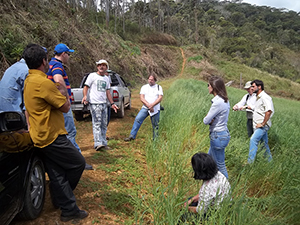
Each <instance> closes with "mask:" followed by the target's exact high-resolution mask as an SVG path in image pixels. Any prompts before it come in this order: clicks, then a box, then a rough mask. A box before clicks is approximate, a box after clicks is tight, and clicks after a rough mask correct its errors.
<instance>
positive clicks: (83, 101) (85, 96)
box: [81, 85, 89, 105]
mask: <svg viewBox="0 0 300 225" xmlns="http://www.w3.org/2000/svg"><path fill="white" fill-rule="evenodd" d="M88 90H89V86H87V85H85V86H84V87H83V90H82V92H83V98H82V100H81V103H82V104H84V105H87V104H88V103H89V102H88V101H87V93H88Z"/></svg>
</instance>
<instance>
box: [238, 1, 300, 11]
mask: <svg viewBox="0 0 300 225" xmlns="http://www.w3.org/2000/svg"><path fill="white" fill-rule="evenodd" d="M242 2H244V3H249V4H251V5H257V6H270V7H274V8H286V9H288V10H293V11H295V12H300V0H243V1H242Z"/></svg>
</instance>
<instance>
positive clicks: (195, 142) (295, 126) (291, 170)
mask: <svg viewBox="0 0 300 225" xmlns="http://www.w3.org/2000/svg"><path fill="white" fill-rule="evenodd" d="M162 86H163V87H164V86H165V85H164V84H162ZM227 90H228V95H229V100H230V104H231V106H233V105H234V104H235V103H236V102H238V101H239V100H240V99H241V97H242V96H243V95H244V94H246V92H245V91H243V90H239V89H234V88H230V87H229V88H227ZM266 91H267V90H266ZM212 97H213V96H212V95H209V94H208V91H207V85H206V83H204V82H202V81H196V80H193V79H178V80H176V81H174V82H173V83H172V85H171V86H170V87H169V88H168V90H166V91H165V92H164V100H163V105H164V107H165V111H163V112H162V113H161V122H160V136H159V138H158V139H157V140H156V141H154V142H152V141H151V139H150V138H149V140H148V143H147V146H146V148H145V155H146V157H145V158H146V168H145V171H146V173H145V174H144V175H143V178H142V179H143V181H142V182H139V185H138V186H137V187H135V191H136V193H135V195H134V196H133V202H134V205H135V218H134V222H135V223H136V224H150V223H151V224H177V222H178V219H179V217H180V215H181V214H182V213H184V212H185V211H186V210H187V209H185V208H184V207H183V203H184V201H185V200H186V199H187V198H188V197H189V196H192V195H195V194H197V193H198V191H199V188H200V186H201V183H200V182H197V181H195V180H194V179H193V178H192V176H193V173H192V168H191V164H190V160H191V157H192V155H193V154H194V153H196V152H199V151H202V152H207V151H208V148H209V136H208V135H209V131H208V126H205V125H204V124H203V122H202V120H203V118H204V117H205V115H206V114H207V112H208V110H209V108H210V105H211V102H210V100H211V99H212ZM273 102H274V107H275V114H274V116H273V118H272V122H273V126H272V127H271V129H270V130H269V144H270V148H271V152H272V155H273V161H272V162H270V163H268V162H267V161H266V160H265V159H264V157H263V152H264V150H262V151H260V152H258V155H257V159H256V161H255V163H253V164H251V165H247V164H246V161H247V157H248V150H249V139H248V137H247V130H246V115H245V112H234V111H231V112H230V115H229V121H228V128H229V130H230V134H231V140H230V143H229V145H228V147H227V148H226V165H227V169H228V172H229V181H230V183H231V186H232V201H227V202H224V204H223V207H222V209H221V210H219V211H218V212H217V213H213V214H212V215H211V217H210V219H209V220H208V221H205V222H203V224H299V223H300V222H299V221H300V215H299V212H300V206H299V202H300V180H299V179H300V178H299V177H300V167H299V159H300V157H299V154H300V147H299V136H300V130H299V125H300V118H299V116H298V112H299V109H300V102H298V101H292V100H286V99H280V98H273ZM127 222H128V221H127ZM131 222H133V221H131ZM129 223H130V222H129Z"/></svg>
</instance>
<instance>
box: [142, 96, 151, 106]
mask: <svg viewBox="0 0 300 225" xmlns="http://www.w3.org/2000/svg"><path fill="white" fill-rule="evenodd" d="M140 100H141V102H142V103H143V104H144V105H145V106H146V107H147V108H149V105H150V104H149V102H147V101H146V99H145V95H144V94H140Z"/></svg>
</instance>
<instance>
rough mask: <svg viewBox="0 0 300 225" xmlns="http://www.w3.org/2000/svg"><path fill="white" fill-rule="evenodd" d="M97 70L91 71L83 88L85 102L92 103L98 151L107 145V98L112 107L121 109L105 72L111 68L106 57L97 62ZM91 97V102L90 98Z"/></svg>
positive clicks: (106, 148)
mask: <svg viewBox="0 0 300 225" xmlns="http://www.w3.org/2000/svg"><path fill="white" fill-rule="evenodd" d="M96 65H97V70H98V71H97V72H94V73H91V74H90V75H89V76H88V78H87V79H86V81H85V84H84V88H83V98H82V103H83V104H85V105H86V104H90V111H91V114H92V123H93V134H94V148H95V149H96V151H99V150H102V149H105V150H109V149H110V147H108V146H107V140H106V131H107V99H108V101H109V103H110V104H111V107H112V108H113V109H114V110H115V112H117V110H118V109H119V108H118V107H117V106H116V105H115V104H114V102H113V99H112V97H111V94H110V81H109V78H108V77H107V76H105V73H106V71H107V69H108V68H109V65H108V62H107V61H106V60H104V59H101V60H99V61H98V62H96ZM89 89H90V94H89V98H87V94H88V90H89ZM87 99H89V102H88V100H87Z"/></svg>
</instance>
